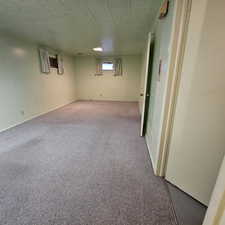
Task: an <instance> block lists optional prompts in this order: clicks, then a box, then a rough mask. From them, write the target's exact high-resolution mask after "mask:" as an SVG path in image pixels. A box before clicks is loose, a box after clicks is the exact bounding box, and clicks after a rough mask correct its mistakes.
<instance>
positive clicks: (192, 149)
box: [166, 0, 225, 204]
mask: <svg viewBox="0 0 225 225" xmlns="http://www.w3.org/2000/svg"><path fill="white" fill-rule="evenodd" d="M224 9H225V1H224V0H214V1H211V0H196V1H192V11H191V17H190V24H189V32H188V37H187V45H186V50H185V55H184V63H183V68H182V73H181V81H180V89H179V93H178V101H177V107H176V112H175V119H174V125H173V133H172V138H171V144H170V149H169V151H170V152H169V159H168V167H167V173H166V178H167V179H169V180H170V181H171V182H172V183H174V184H176V185H177V186H178V187H180V188H181V189H182V190H184V191H185V192H187V193H189V194H191V195H192V196H193V197H194V198H196V199H198V200H199V201H201V202H202V203H204V204H208V202H209V199H210V196H211V192H212V190H213V187H214V184H215V181H216V177H217V174H218V170H219V167H220V165H221V161H222V159H223V156H224V153H225V125H224V124H225V98H224V96H225V63H224V59H225V43H224V40H225V29H224V28H223V27H224V21H225V14H224Z"/></svg>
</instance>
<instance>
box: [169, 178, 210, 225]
mask: <svg viewBox="0 0 225 225" xmlns="http://www.w3.org/2000/svg"><path fill="white" fill-rule="evenodd" d="M167 186H168V188H169V192H170V195H171V199H172V202H173V205H174V210H175V213H176V215H177V220H178V222H179V225H200V224H202V223H203V220H204V217H205V213H206V210H207V207H206V206H204V205H202V204H201V203H200V202H198V201H196V200H195V199H193V198H192V197H190V196H189V195H188V194H186V193H184V192H183V191H181V190H180V189H178V188H177V187H175V186H174V185H172V184H170V183H169V182H168V183H167Z"/></svg>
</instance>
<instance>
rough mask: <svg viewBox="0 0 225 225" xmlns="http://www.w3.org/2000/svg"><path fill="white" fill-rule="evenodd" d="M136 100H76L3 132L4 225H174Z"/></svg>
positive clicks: (0, 215)
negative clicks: (154, 170)
mask: <svg viewBox="0 0 225 225" xmlns="http://www.w3.org/2000/svg"><path fill="white" fill-rule="evenodd" d="M139 126H140V118H139V115H138V105H137V103H122V102H76V103H73V104H70V105H67V106H65V107H63V108H60V109H58V110H56V111H53V112H50V113H48V114H45V115H43V116H41V117H38V118H35V119H33V120H31V121H29V122H26V123H24V124H22V125H19V126H17V127H14V128H12V129H9V130H7V131H5V132H2V133H0V224H1V225H174V224H176V218H175V216H174V213H173V209H172V207H171V201H170V198H169V195H168V192H167V188H166V186H165V183H164V182H163V180H162V179H160V178H158V177H155V176H154V175H153V171H152V166H151V163H150V159H149V155H148V151H147V148H146V145H145V142H144V139H143V138H141V137H139Z"/></svg>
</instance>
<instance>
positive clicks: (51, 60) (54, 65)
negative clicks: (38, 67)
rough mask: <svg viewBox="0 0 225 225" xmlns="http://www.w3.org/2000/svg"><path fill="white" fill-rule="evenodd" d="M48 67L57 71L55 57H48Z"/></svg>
mask: <svg viewBox="0 0 225 225" xmlns="http://www.w3.org/2000/svg"><path fill="white" fill-rule="evenodd" d="M49 62H50V67H52V68H56V69H58V67H59V66H58V60H57V57H53V56H49Z"/></svg>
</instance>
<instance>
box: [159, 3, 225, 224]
mask: <svg viewBox="0 0 225 225" xmlns="http://www.w3.org/2000/svg"><path fill="white" fill-rule="evenodd" d="M191 6H192V0H175V11H174V13H175V15H174V18H173V28H172V35H171V37H172V41H171V44H170V46H171V52H170V56H169V66H168V74H167V75H168V86H167V90H166V100H165V103H164V104H165V105H164V106H165V107H164V111H163V127H162V133H161V137H160V152H159V158H158V161H157V168H156V171H155V172H156V175H158V176H162V177H164V176H165V174H166V167H167V160H168V154H169V145H170V140H171V135H172V129H173V122H174V115H175V109H176V104H177V97H178V90H179V86H180V77H181V69H182V65H183V59H184V52H185V47H186V39H187V34H188V25H189V19H190V14H191ZM224 185H225V156H224V159H223V163H222V165H221V168H220V171H219V175H218V177H217V180H216V184H215V187H214V190H213V193H212V196H211V199H210V202H209V207H208V209H207V211H206V215H205V218H204V221H203V225H222V224H223V222H224V220H225V216H224V214H223V212H224V210H225V205H224V204H225V186H224Z"/></svg>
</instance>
